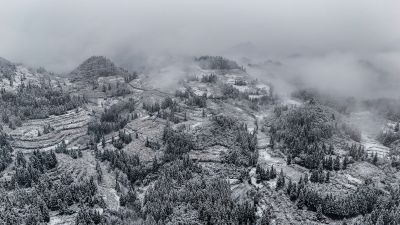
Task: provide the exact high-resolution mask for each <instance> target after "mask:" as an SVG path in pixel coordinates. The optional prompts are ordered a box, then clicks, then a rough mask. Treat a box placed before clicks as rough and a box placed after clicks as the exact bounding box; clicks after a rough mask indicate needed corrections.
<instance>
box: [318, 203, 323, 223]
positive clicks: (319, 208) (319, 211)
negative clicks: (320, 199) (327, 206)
mask: <svg viewBox="0 0 400 225" xmlns="http://www.w3.org/2000/svg"><path fill="white" fill-rule="evenodd" d="M323 218H324V215H323V214H322V205H321V204H319V205H318V207H317V219H318V220H322V219H323Z"/></svg>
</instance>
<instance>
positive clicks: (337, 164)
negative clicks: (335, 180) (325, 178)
mask: <svg viewBox="0 0 400 225" xmlns="http://www.w3.org/2000/svg"><path fill="white" fill-rule="evenodd" d="M333 169H334V170H336V171H338V170H340V158H339V156H336V159H335V161H334V163H333Z"/></svg>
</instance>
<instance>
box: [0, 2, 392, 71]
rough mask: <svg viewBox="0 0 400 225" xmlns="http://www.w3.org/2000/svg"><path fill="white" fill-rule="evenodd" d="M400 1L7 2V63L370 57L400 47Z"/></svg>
mask: <svg viewBox="0 0 400 225" xmlns="http://www.w3.org/2000/svg"><path fill="white" fill-rule="evenodd" d="M399 24H400V1H399V0H295V1H294V0H279V1H278V0H259V1H258V0H145V1H136V0H109V1H105V0H2V1H1V5H0V56H2V57H4V58H7V59H9V60H11V61H15V62H23V63H26V64H28V65H35V66H37V65H43V66H45V67H47V68H50V69H52V70H56V71H58V72H60V71H68V70H70V69H72V68H73V67H75V66H76V65H77V64H79V63H80V62H81V61H82V60H83V59H85V58H87V57H89V56H91V55H107V56H109V57H111V58H113V57H117V58H118V57H121V56H124V55H135V54H142V53H145V54H153V55H156V54H160V53H172V54H201V53H210V54H213V53H218V52H221V51H223V50H224V49H226V48H229V47H230V46H234V45H236V44H238V43H242V42H248V41H249V42H252V43H253V44H254V45H255V46H257V47H258V48H260V49H263V50H264V51H266V52H268V53H270V54H276V55H287V54H293V53H300V54H309V53H327V52H332V51H343V52H351V53H354V54H371V53H374V52H381V51H397V50H398V48H399V46H400V44H399V43H400V26H399Z"/></svg>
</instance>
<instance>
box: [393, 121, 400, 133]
mask: <svg viewBox="0 0 400 225" xmlns="http://www.w3.org/2000/svg"><path fill="white" fill-rule="evenodd" d="M399 130H400V122H397V123H396V125H395V126H394V132H399Z"/></svg>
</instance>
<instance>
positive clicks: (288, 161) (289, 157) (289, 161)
mask: <svg viewBox="0 0 400 225" xmlns="http://www.w3.org/2000/svg"><path fill="white" fill-rule="evenodd" d="M286 164H287V165H290V164H292V155H290V154H289V155H288V156H287V159H286Z"/></svg>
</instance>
